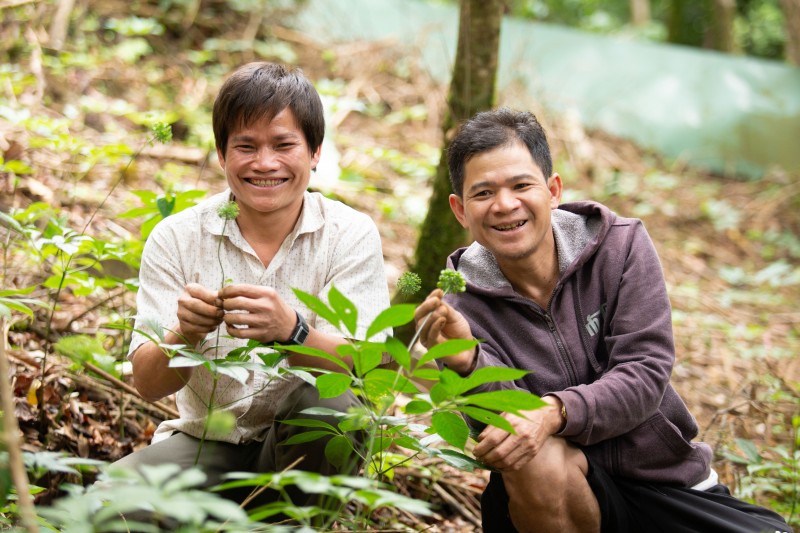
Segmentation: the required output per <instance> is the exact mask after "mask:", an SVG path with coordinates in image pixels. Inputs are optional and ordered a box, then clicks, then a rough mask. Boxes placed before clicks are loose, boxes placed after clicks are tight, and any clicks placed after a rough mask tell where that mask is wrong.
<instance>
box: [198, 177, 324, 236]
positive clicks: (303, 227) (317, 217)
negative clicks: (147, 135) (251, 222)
mask: <svg viewBox="0 0 800 533" xmlns="http://www.w3.org/2000/svg"><path fill="white" fill-rule="evenodd" d="M232 199H233V195H232V193H231V191H230V189H225V190H224V191H223V192H221V193H219V194H215V195H214V196H212V197H211V198H209V200H208V202H207V203H206V204H205V206H204V207H203V210H202V214H201V221H202V225H203V228H204V229H205V230H206V231H208V232H209V233H210V234H211V235H217V236H219V235H222V234H223V233H222V228H223V226H224V227H225V236H227V237H229V238H230V237H231V236H232V235H236V234H239V226H238V225H236V224H230V223H229V224H225V221H224V220H223V219H222V218H220V216H219V214H218V213H217V210H218V209H219V208H220V206H222V205H223V204H224V203H225V202H227V201H230V200H232ZM324 221H325V219H324V217H323V214H322V208H321V206H320V203H319V202H318V201H316V199H315V198H314V194H312V193H310V192H309V191H305V192H304V193H303V207H302V209H301V210H300V218H299V219H298V220H297V224H295V226H294V229H293V230H292V231H291V233H289V235H288V238H289V239H290V240H291V242H292V243H294V240H295V239H296V238H297V237H298V236H300V235H302V234H304V233H314V232H315V231H317V230H319V229H320V228H321V227H322V225H323V223H324Z"/></svg>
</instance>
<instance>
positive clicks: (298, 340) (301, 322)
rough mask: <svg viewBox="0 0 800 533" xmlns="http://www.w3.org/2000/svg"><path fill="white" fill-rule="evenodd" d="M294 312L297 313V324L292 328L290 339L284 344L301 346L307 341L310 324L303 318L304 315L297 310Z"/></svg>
mask: <svg viewBox="0 0 800 533" xmlns="http://www.w3.org/2000/svg"><path fill="white" fill-rule="evenodd" d="M294 313H295V314H296V315H297V325H296V326H295V327H294V329H293V330H292V334H291V335H289V340H287V341H286V342H284V343H283V344H295V345H297V346H299V345H301V344H303V343H304V342H306V338H307V337H308V324H307V323H306V319H305V318H303V315H301V314H300V313H298V312H297V311H296V310H295V312H294Z"/></svg>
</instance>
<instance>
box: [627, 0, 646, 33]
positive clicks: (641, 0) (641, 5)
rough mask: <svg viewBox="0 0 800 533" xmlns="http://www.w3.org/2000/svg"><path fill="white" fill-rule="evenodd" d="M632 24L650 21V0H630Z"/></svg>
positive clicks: (643, 23)
mask: <svg viewBox="0 0 800 533" xmlns="http://www.w3.org/2000/svg"><path fill="white" fill-rule="evenodd" d="M630 6H631V24H633V25H634V26H637V27H638V26H644V25H645V24H647V23H648V22H650V0H630Z"/></svg>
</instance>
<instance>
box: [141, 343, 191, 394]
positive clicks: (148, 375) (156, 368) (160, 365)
mask: <svg viewBox="0 0 800 533" xmlns="http://www.w3.org/2000/svg"><path fill="white" fill-rule="evenodd" d="M165 342H166V343H167V344H183V343H184V342H185V341H184V339H181V338H180V337H179V336H178V335H176V334H175V333H173V332H168V333H167V335H166V336H165ZM132 363H133V384H134V386H135V387H136V390H137V391H139V394H140V395H141V396H142V398H144V399H145V400H148V401H151V402H153V401H156V400H160V399H161V398H163V397H165V396H169V395H170V394H173V393H175V392H177V391H179V390H180V389H182V388H183V386H184V385H186V383H187V382H188V381H189V378H190V377H192V369H191V368H170V366H169V357H167V355H166V354H165V353H164V350H162V349H161V348H159V347H158V345H157V344H156V343H154V342H152V341H149V342H146V343H144V344H142V345H141V346H140V347H139V348H138V349H137V350H136V351H135V352H134V354H133V359H132Z"/></svg>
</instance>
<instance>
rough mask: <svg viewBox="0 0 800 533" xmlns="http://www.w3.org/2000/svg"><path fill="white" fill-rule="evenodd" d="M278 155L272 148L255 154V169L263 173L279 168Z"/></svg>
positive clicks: (260, 150)
mask: <svg viewBox="0 0 800 533" xmlns="http://www.w3.org/2000/svg"><path fill="white" fill-rule="evenodd" d="M279 166H280V165H279V163H278V154H277V153H275V151H274V150H272V149H270V148H266V147H265V148H261V149H259V150H258V151H256V153H255V159H254V161H253V169H255V170H259V171H261V172H269V171H271V170H276V169H277V168H278V167H279Z"/></svg>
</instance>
